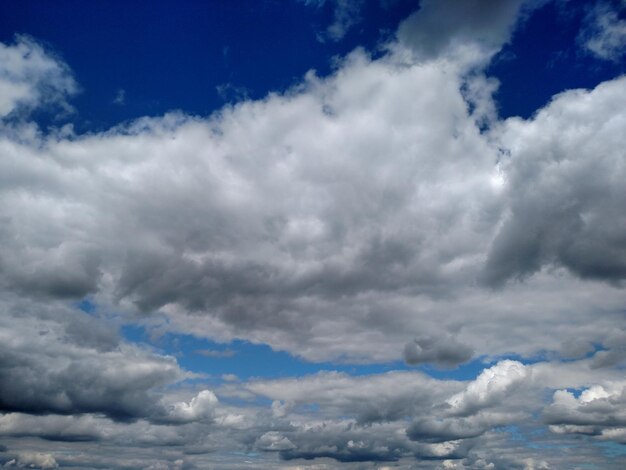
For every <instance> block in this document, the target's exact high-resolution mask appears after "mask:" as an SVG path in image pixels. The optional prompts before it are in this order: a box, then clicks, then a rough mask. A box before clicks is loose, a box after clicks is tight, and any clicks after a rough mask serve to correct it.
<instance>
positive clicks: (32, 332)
mask: <svg viewBox="0 0 626 470" xmlns="http://www.w3.org/2000/svg"><path fill="white" fill-rule="evenodd" d="M0 311H1V312H2V315H0V325H2V330H1V331H2V333H0V337H1V338H2V341H0V381H1V382H2V384H3V385H2V387H0V407H1V409H2V410H4V411H21V412H26V413H35V414H40V413H62V414H73V413H86V412H99V413H104V414H106V415H108V416H111V417H113V418H116V419H132V418H136V417H141V416H149V415H151V414H152V413H155V412H156V411H157V407H156V405H155V403H154V402H155V400H153V399H151V398H150V394H151V393H152V392H153V391H155V390H158V389H159V388H160V387H163V386H165V385H167V384H170V383H172V382H175V381H178V380H182V379H183V378H185V377H186V374H185V373H184V372H183V371H182V370H181V369H180V368H179V367H178V365H177V363H176V361H175V360H174V359H173V358H171V357H165V356H159V355H157V354H154V353H152V352H150V351H147V350H143V349H141V348H139V347H137V346H134V345H130V344H128V343H125V342H123V341H121V340H120V339H119V338H118V337H117V334H116V333H115V331H114V330H112V329H111V328H110V327H108V326H107V325H106V324H103V323H101V322H99V321H98V320H97V319H95V318H92V317H88V316H87V315H86V314H83V313H81V312H78V311H75V310H72V309H69V308H67V307H61V306H54V305H48V306H44V305H42V304H38V303H31V302H25V301H15V302H6V301H4V302H2V303H0Z"/></svg>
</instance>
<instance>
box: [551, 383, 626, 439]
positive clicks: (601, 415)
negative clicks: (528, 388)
mask: <svg viewBox="0 0 626 470" xmlns="http://www.w3.org/2000/svg"><path fill="white" fill-rule="evenodd" d="M625 405H626V383H624V382H608V383H606V384H603V385H593V386H591V387H589V388H587V389H585V390H583V391H582V392H581V393H580V395H579V396H578V397H575V396H574V394H573V393H572V392H570V391H568V390H557V391H556V392H554V397H553V401H552V404H551V405H550V406H548V407H547V408H546V409H545V410H544V419H545V420H546V422H547V423H549V424H550V425H551V426H550V429H551V430H552V431H553V432H556V433H561V434H565V433H572V434H588V435H591V436H599V438H600V439H607V440H615V441H617V442H626V439H624V437H625V436H626V412H625V411H624V410H626V407H625Z"/></svg>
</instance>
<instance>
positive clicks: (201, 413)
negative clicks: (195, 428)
mask: <svg viewBox="0 0 626 470" xmlns="http://www.w3.org/2000/svg"><path fill="white" fill-rule="evenodd" d="M217 404H218V399H217V397H216V396H215V393H213V392H212V391H210V390H201V391H200V392H198V394H197V395H196V396H195V397H193V398H192V399H191V401H189V402H188V403H186V402H179V403H175V404H174V405H173V407H172V409H171V410H170V412H169V413H168V415H167V419H171V420H173V421H175V422H182V423H184V422H190V421H196V420H202V419H204V420H212V419H213V418H214V417H215V412H216V407H217Z"/></svg>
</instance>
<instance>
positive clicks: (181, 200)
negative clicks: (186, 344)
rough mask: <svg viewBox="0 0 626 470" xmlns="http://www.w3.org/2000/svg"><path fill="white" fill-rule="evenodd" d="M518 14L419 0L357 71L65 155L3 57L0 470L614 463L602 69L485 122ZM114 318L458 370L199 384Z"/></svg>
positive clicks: (612, 145)
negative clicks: (588, 81)
mask: <svg viewBox="0 0 626 470" xmlns="http://www.w3.org/2000/svg"><path fill="white" fill-rule="evenodd" d="M356 4H357V3H351V2H337V5H338V7H337V8H338V11H343V10H341V8H344V7H345V8H347V6H346V5H356ZM342 5H343V7H342ZM455 5H456V6H455ZM535 6H536V4H535V3H534V2H530V3H525V4H523V3H522V2H517V1H507V2H486V3H483V2H468V3H467V4H463V6H458V5H457V2H448V1H446V2H429V1H424V2H422V4H421V8H420V9H419V10H418V11H417V12H416V13H414V14H413V15H412V16H411V17H409V18H408V19H407V20H405V21H404V22H403V23H402V24H401V26H400V28H399V31H398V34H397V39H396V40H394V41H393V42H392V43H390V44H388V45H387V49H386V53H385V54H383V55H382V57H379V58H376V59H374V58H372V57H370V55H369V54H368V53H367V52H366V51H363V50H355V51H354V52H352V53H351V54H349V55H348V56H347V57H345V58H343V59H342V60H339V61H337V64H336V69H335V71H334V72H333V73H332V74H330V75H329V76H327V77H319V76H317V75H316V74H315V73H314V72H309V73H308V74H307V75H306V76H305V77H304V78H303V80H302V82H301V83H299V84H298V85H296V86H294V87H293V88H292V89H290V90H288V91H287V92H285V93H283V94H269V95H268V96H267V97H265V98H264V99H262V100H258V101H250V100H245V101H241V102H239V103H237V104H234V105H229V106H227V107H225V108H223V109H221V110H219V111H217V112H215V113H214V114H212V115H211V116H209V117H194V116H188V115H186V114H184V113H170V114H167V115H165V116H160V117H145V118H141V119H138V120H136V121H133V122H130V123H124V124H120V125H119V126H118V127H115V128H112V129H110V130H108V131H106V132H99V133H85V134H76V133H75V132H74V131H73V130H72V129H71V127H68V126H66V127H62V128H60V129H57V128H55V129H45V130H44V129H41V128H39V127H38V126H37V124H35V123H34V122H32V121H31V120H30V118H29V116H30V113H31V111H32V110H33V109H35V108H37V107H43V108H47V109H53V112H58V110H59V109H61V110H62V111H64V112H67V111H69V110H70V107H69V105H68V104H67V99H68V98H69V96H71V95H72V94H73V93H75V92H76V91H77V88H78V87H77V85H76V83H75V81H74V79H73V78H72V75H71V72H70V69H69V67H68V66H67V65H65V64H64V63H63V62H62V61H60V60H59V59H58V58H56V57H54V56H53V55H51V54H50V53H49V52H46V51H45V50H44V49H43V48H42V47H41V46H40V45H38V44H37V43H36V42H35V41H34V40H32V39H29V38H26V37H20V38H18V39H17V40H16V42H15V44H13V45H2V44H0V67H1V68H2V69H1V72H2V73H0V96H2V98H1V99H0V119H2V123H1V125H0V221H1V223H0V327H1V328H0V411H1V412H2V413H1V414H0V435H2V436H3V438H6V444H3V447H0V464H3V465H6V466H16V467H27V466H34V467H39V468H57V467H64V466H65V467H69V466H75V467H78V468H102V467H106V468H155V469H156V468H211V467H215V468H225V469H227V468H241V465H242V464H241V459H242V457H241V456H242V455H245V456H246V457H245V458H246V459H248V460H246V463H245V465H246V467H247V468H267V466H268V462H269V465H270V466H272V467H273V468H274V467H275V468H335V466H336V465H339V464H340V463H341V464H342V465H343V464H345V466H346V468H355V469H357V468H359V469H360V468H386V467H380V465H390V466H394V468H493V469H496V468H498V469H499V468H523V469H531V468H571V467H572V465H574V463H575V462H587V463H590V464H594V463H595V464H598V465H604V467H603V468H612V467H611V465H614V467H613V468H620V467H619V462H617V463H615V464H614V463H613V462H608V463H607V459H606V455H604V454H603V448H602V447H598V446H596V445H595V444H596V443H597V442H606V441H608V442H611V443H613V444H615V443H618V444H619V443H624V441H625V438H624V436H625V434H624V429H625V426H626V422H625V420H624V414H623V412H622V408H623V405H624V401H625V399H624V393H625V392H624V384H623V380H622V379H623V377H621V378H620V373H623V366H624V360H625V358H626V352H625V349H624V346H623V344H624V337H625V336H626V331H625V329H624V322H623V312H624V301H625V300H626V296H625V295H624V289H623V283H624V279H625V278H626V236H625V234H626V219H624V217H623V208H624V207H626V168H625V166H624V155H623V149H624V148H626V134H624V132H623V129H624V128H626V109H625V108H624V106H623V103H624V102H626V78H624V77H617V78H615V79H613V80H610V81H607V82H604V83H601V84H599V85H598V86H597V87H595V88H594V89H591V90H569V91H565V92H563V93H561V94H559V95H557V96H554V97H553V99H552V100H551V102H550V103H548V104H547V105H546V106H545V107H543V108H542V109H540V110H538V111H537V113H536V114H535V115H534V116H532V117H531V118H529V119H526V120H524V119H520V118H515V117H514V118H510V119H507V120H500V119H498V117H497V113H496V109H497V106H496V103H495V102H494V100H493V93H494V92H495V90H496V88H497V83H496V82H495V81H494V79H492V78H490V77H488V76H486V75H485V72H484V66H485V65H486V64H487V63H488V61H489V59H490V58H491V57H492V56H493V54H494V53H495V52H497V51H498V50H499V48H501V47H502V45H503V44H505V43H506V42H507V41H508V40H509V39H510V37H511V34H512V31H513V30H514V28H515V25H516V24H518V23H519V21H521V20H522V19H523V18H524V15H526V14H530V13H529V12H530V11H531V10H532V8H534V7H535ZM482 7H484V9H482ZM598 8H603V7H598ZM443 10H445V12H449V14H447V15H443V14H442V11H443ZM346 11H348V10H346ZM598 11H599V12H600V13H598V15H600V14H601V13H602V12H603V11H604V10H598ZM344 13H345V12H344ZM345 14H346V15H348V16H349V13H345ZM338 15H339V13H338ZM607 15H608V13H607ZM597 18H598V22H599V23H598V24H603V25H605V26H606V27H605V28H604V29H603V30H602V32H601V33H594V34H595V35H594V36H593V38H591V39H589V40H588V41H587V42H585V43H584V44H586V45H587V46H586V47H588V48H589V49H591V50H592V51H594V52H595V53H596V54H597V55H600V56H602V54H604V52H606V51H613V52H610V53H609V52H606V57H605V58H611V57H614V54H615V51H614V50H613V49H611V47H613V46H611V45H612V44H613V43H614V42H615V41H613V39H611V38H613V37H615V35H616V34H617V35H618V36H619V34H618V33H619V22H617V23H616V24H617V26H615V24H614V23H615V22H616V21H617V20H616V19H615V18H614V17H612V16H610V15H609V16H606V15H605V16H603V17H602V18H609V20H611V21H613V20H615V21H613V23H610V24H609V23H607V24H608V26H607V24H605V22H604V23H603V22H602V21H604V20H602V21H600V19H599V18H600V16H597ZM349 19H350V18H349ZM339 20H341V24H342V25H344V26H342V27H344V28H347V27H348V26H349V25H350V24H351V23H350V21H348V20H347V19H345V18H343V19H341V18H340V19H338V20H337V21H339ZM350 20H353V18H352V19H350ZM609 20H607V21H609ZM611 25H613V26H611ZM616 28H617V29H616ZM616 31H617V33H616ZM337 34H339V33H337ZM585 34H586V33H585ZM581 37H582V36H581ZM594 40H595V41H596V42H597V41H600V42H599V43H597V44H601V45H603V46H602V47H601V46H599V45H596V46H593V44H596V43H594ZM612 41H613V42H612ZM609 46H610V47H609ZM594 47H595V49H594ZM614 49H615V48H614ZM603 51H604V52H603ZM2 59H4V60H2ZM50 105H54V106H52V107H51V106H50ZM85 299H87V300H88V301H89V305H92V306H94V308H93V309H91V310H93V311H91V310H90V309H85V310H89V312H85V311H81V310H80V309H79V308H78V307H77V305H80V302H81V301H83V302H84V301H85ZM125 324H134V325H141V326H142V327H144V328H145V329H146V331H147V332H148V333H149V334H151V335H152V336H153V337H154V338H158V337H159V336H161V335H164V334H168V333H169V334H190V335H195V336H197V337H199V338H209V339H212V340H216V341H223V342H227V341H230V340H233V339H236V338H239V339H244V340H247V341H251V342H253V343H261V344H266V345H269V346H271V347H272V348H274V349H275V350H282V351H287V352H288V353H290V354H292V355H293V356H297V357H299V358H301V359H303V360H307V361H335V362H338V363H339V362H341V363H353V364H354V363H388V362H390V361H398V360H404V361H405V362H406V363H407V364H409V365H424V364H428V365H434V366H435V367H436V368H442V369H449V368H454V367H457V366H459V365H460V364H465V363H470V366H467V367H477V368H479V369H483V370H482V372H477V373H476V374H475V378H474V379H472V380H467V381H460V380H452V379H445V378H433V377H430V376H428V375H426V374H424V373H422V372H418V371H417V370H411V371H390V372H387V373H381V374H368V375H364V376H355V375H350V374H347V373H340V372H319V373H317V374H312V375H308V376H305V377H284V378H280V379H272V380H270V379H264V378H255V379H250V380H248V381H238V380H236V377H234V376H232V375H225V376H224V379H223V380H222V381H221V382H220V381H214V382H212V383H211V387H209V386H207V382H208V379H207V377H206V376H203V375H200V374H193V373H191V372H189V371H185V370H184V369H183V368H182V367H181V366H180V365H179V363H178V362H177V359H176V358H174V357H171V356H167V355H164V354H163V353H162V352H160V351H158V350H156V349H154V348H150V347H148V346H145V345H140V344H134V343H132V342H130V341H128V340H125V339H123V338H121V337H120V334H119V327H120V326H121V325H125ZM197 354H199V355H204V356H205V357H207V358H213V359H219V358H220V357H229V356H232V355H234V354H235V353H234V351H232V350H230V349H226V350H224V351H221V350H220V351H217V350H216V351H213V350H209V349H207V350H198V352H197ZM503 356H508V357H514V358H515V360H513V359H504V358H503ZM481 361H482V362H481ZM191 379H193V380H191ZM537 430H540V431H539V432H542V433H544V434H542V437H540V439H543V441H542V442H543V443H545V445H546V446H548V447H547V448H560V447H559V446H561V447H562V446H571V443H572V442H573V441H572V439H573V436H584V437H583V439H586V440H585V441H584V442H585V443H588V444H589V445H587V446H572V447H568V452H569V453H567V455H565V454H563V455H548V454H544V453H542V452H539V451H537V450H536V449H535V448H533V447H532V446H525V445H524V440H523V439H522V440H521V442H520V439H517V440H516V438H515V436H516V435H523V436H528V435H530V434H531V433H533V432H534V433H535V434H537ZM49 441H55V442H57V443H63V446H64V447H63V449H62V450H59V451H58V452H52V451H51V449H54V448H53V447H50V446H49V445H46V443H47V442H49ZM94 443H97V446H96V445H94ZM613 444H611V445H613ZM4 445H6V447H4ZM549 446H552V447H549ZM224 449H228V451H227V452H224ZM381 462H384V464H383V463H381ZM573 462H574V463H573ZM309 464H310V465H309ZM294 465H295V466H294ZM307 465H308V467H307Z"/></svg>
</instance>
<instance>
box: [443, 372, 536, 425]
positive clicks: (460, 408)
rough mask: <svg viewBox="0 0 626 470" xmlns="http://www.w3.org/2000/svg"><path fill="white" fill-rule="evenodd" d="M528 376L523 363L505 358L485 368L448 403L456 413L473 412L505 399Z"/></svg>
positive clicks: (466, 413) (465, 413)
mask: <svg viewBox="0 0 626 470" xmlns="http://www.w3.org/2000/svg"><path fill="white" fill-rule="evenodd" d="M528 376H529V372H528V369H527V368H526V367H525V366H524V365H523V364H522V363H520V362H517V361H511V360H504V361H501V362H499V363H497V364H496V365H494V366H492V367H490V368H488V369H485V370H483V371H482V372H481V373H480V375H479V376H478V377H477V378H476V380H474V381H472V382H471V383H470V384H469V385H468V386H467V388H466V389H465V390H463V391H462V392H460V393H457V394H455V395H453V396H452V397H450V398H449V399H448V400H447V403H448V404H449V405H450V407H451V412H452V413H453V414H455V415H468V414H473V413H475V412H476V411H478V410H480V409H483V408H487V407H490V406H493V405H494V404H497V403H499V402H500V401H501V400H503V399H505V398H506V397H507V395H509V394H510V393H511V391H512V390H514V388H515V387H517V386H519V385H520V384H522V383H523V382H524V381H525V380H526V379H527V378H528Z"/></svg>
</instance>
